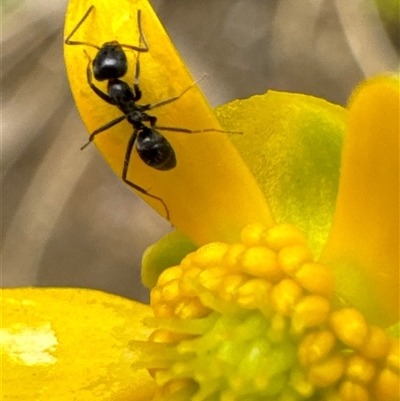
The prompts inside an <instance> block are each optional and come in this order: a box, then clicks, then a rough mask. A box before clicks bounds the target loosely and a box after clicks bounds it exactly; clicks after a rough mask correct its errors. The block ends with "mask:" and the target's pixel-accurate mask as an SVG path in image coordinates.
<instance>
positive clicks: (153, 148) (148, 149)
mask: <svg viewBox="0 0 400 401" xmlns="http://www.w3.org/2000/svg"><path fill="white" fill-rule="evenodd" d="M136 150H137V153H138V155H139V157H140V158H141V159H142V160H143V162H144V163H146V164H147V165H148V166H150V167H152V168H155V169H157V170H162V171H165V170H172V169H173V168H174V167H175V166H176V156H175V152H174V149H173V148H172V146H171V145H170V143H169V142H168V141H167V140H166V139H165V138H164V137H163V136H162V135H161V134H160V133H159V132H157V131H156V130H154V129H151V128H147V127H146V128H143V129H142V130H140V131H139V132H138V137H137V140H136Z"/></svg>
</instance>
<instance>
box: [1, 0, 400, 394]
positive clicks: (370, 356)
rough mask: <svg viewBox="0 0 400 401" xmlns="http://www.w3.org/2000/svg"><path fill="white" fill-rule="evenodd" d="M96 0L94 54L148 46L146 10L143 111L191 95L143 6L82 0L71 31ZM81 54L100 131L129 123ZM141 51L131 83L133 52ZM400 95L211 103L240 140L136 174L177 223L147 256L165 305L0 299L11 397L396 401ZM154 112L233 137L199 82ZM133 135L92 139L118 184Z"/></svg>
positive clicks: (85, 109) (123, 128) (391, 89)
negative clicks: (344, 100) (345, 101)
mask: <svg viewBox="0 0 400 401" xmlns="http://www.w3.org/2000/svg"><path fill="white" fill-rule="evenodd" d="M92 3H93V4H94V6H95V8H94V10H93V12H92V13H91V15H90V16H89V17H88V18H87V20H85V22H84V24H82V26H81V27H80V28H79V30H78V31H77V32H76V36H74V40H79V41H83V42H90V43H94V44H95V45H97V46H101V45H102V44H103V43H104V42H107V41H110V40H114V39H115V40H118V41H119V42H120V43H126V44H133V45H135V44H137V42H135V41H136V40H138V38H139V33H138V31H137V28H136V27H135V26H133V27H132V21H136V13H137V9H140V10H141V12H142V18H143V21H142V22H143V30H144V33H145V36H146V39H147V41H148V43H149V45H150V51H149V52H148V53H142V54H141V55H140V60H141V63H142V69H141V71H142V73H141V81H140V85H141V87H142V90H143V93H144V99H143V104H145V103H147V102H155V101H159V100H160V99H165V98H169V97H173V96H175V95H176V94H179V93H181V92H183V91H184V90H185V89H186V88H188V87H189V86H190V85H191V83H192V79H191V78H190V76H189V75H188V73H187V71H186V69H185V67H184V66H183V65H182V63H181V61H180V59H179V57H178V56H177V55H176V53H175V51H174V49H173V47H172V45H171V43H170V42H169V40H168V38H166V36H165V33H164V32H163V30H162V28H161V27H160V25H159V22H158V20H157V18H156V17H155V15H154V13H153V11H152V10H151V8H150V6H149V4H148V3H147V1H144V0H137V1H136V3H135V5H134V6H132V2H131V1H128V0H124V1H122V0H121V1H120V2H119V5H118V18H116V16H115V14H114V11H113V9H114V7H115V6H114V5H111V6H110V5H109V4H108V3H109V2H108V1H107V0H96V1H93V2H91V3H90V4H89V3H86V2H85V1H77V0H74V1H71V2H70V8H69V11H68V15H67V23H66V28H65V29H66V36H67V35H68V34H69V33H70V32H71V31H72V29H73V28H74V26H76V24H77V22H78V21H79V20H80V18H81V17H82V16H83V15H84V14H85V12H86V11H87V10H88V8H89V6H90V5H91V4H92ZM106 27H107V29H106ZM110 31H111V32H113V33H114V32H115V33H116V35H117V37H112V38H110V37H109V32H110ZM118 35H119V36H118ZM84 50H86V51H87V52H88V54H89V57H91V58H93V57H94V55H95V52H96V50H95V49H93V48H90V47H87V46H81V45H79V46H66V49H65V52H66V53H65V57H66V64H67V69H68V73H69V78H70V83H71V88H72V91H73V94H74V96H75V100H76V103H77V106H78V109H79V111H80V113H81V114H82V118H83V120H84V121H85V124H86V126H87V128H88V131H89V132H93V130H95V129H97V128H99V127H101V126H102V125H104V124H105V123H107V122H109V121H110V120H112V119H113V118H116V117H118V116H119V115H120V112H119V111H118V110H117V108H116V107H112V106H110V105H108V104H107V103H105V102H104V101H103V100H102V99H100V98H98V97H97V96H95V94H94V93H93V92H92V91H91V89H90V87H89V86H88V84H87V82H86V67H87V63H88V59H87V57H86V55H85V53H84ZM128 57H131V58H129V59H130V60H131V59H132V62H130V64H129V71H128V74H127V76H132V77H133V76H134V72H133V71H134V64H135V63H134V60H135V59H136V57H138V56H137V52H135V51H131V52H128ZM155 83H156V84H155ZM96 85H98V86H99V87H100V88H101V89H102V90H106V89H105V86H103V84H101V83H97V82H96ZM398 86H399V81H398V79H397V78H394V77H390V76H388V77H379V78H376V79H373V80H370V81H367V82H366V83H364V84H362V85H361V86H360V87H359V88H358V89H357V90H356V91H355V93H354V95H353V98H352V99H351V101H350V103H349V107H348V109H347V110H344V109H342V108H341V107H338V106H334V105H331V104H329V103H327V102H325V101H323V100H321V99H315V98H312V97H309V96H304V95H296V94H288V93H277V92H272V91H271V92H269V93H267V94H266V95H263V96H256V97H253V98H251V99H248V100H243V101H235V102H232V103H230V104H228V105H225V106H222V107H220V108H218V109H217V110H216V112H217V115H218V119H219V121H220V123H222V124H223V125H224V128H225V129H229V130H232V131H243V135H229V138H228V135H225V134H221V133H214V132H210V133H204V134H199V135H186V134H182V133H173V132H172V133H167V132H166V133H165V136H166V137H167V138H168V141H169V142H170V143H171V145H172V146H173V148H174V150H175V152H176V157H177V160H178V165H177V166H176V167H175V168H174V169H172V170H170V171H165V172H163V171H161V172H160V171H157V170H155V169H152V168H149V167H148V166H146V165H144V163H141V162H140V160H139V159H138V158H137V157H136V158H135V160H133V161H132V166H131V172H130V173H129V176H128V177H129V178H130V179H131V180H132V181H133V180H134V182H135V183H137V184H138V185H140V186H141V187H143V188H151V194H154V195H156V196H157V197H160V198H161V199H162V200H163V201H164V202H165V205H166V206H167V208H168V212H169V215H170V220H171V222H172V223H173V224H174V225H175V226H176V227H177V228H178V229H179V230H180V233H179V232H177V233H174V234H171V235H169V236H167V237H166V238H165V239H164V240H162V241H161V242H160V243H159V244H157V245H155V246H154V247H153V248H152V249H150V250H149V251H148V253H147V255H145V258H144V270H143V279H144V282H145V283H147V284H148V285H149V287H152V298H151V307H152V308H151V307H150V306H148V305H142V304H139V303H137V302H134V301H130V300H126V299H122V298H120V297H116V296H113V295H109V294H104V293H101V292H97V291H91V290H80V289H79V290H78V289H33V288H27V289H10V290H3V291H2V294H3V301H2V302H3V309H4V312H3V327H2V331H1V342H2V349H3V365H2V367H3V393H4V394H5V396H6V399H18V400H85V401H88V400H89V401H90V400H116V401H117V400H118V401H123V400H135V401H139V400H143V401H145V400H150V399H152V397H153V396H154V395H155V396H156V397H157V398H156V399H160V400H161V399H163V400H175V401H179V400H188V399H191V400H194V401H202V400H204V401H205V400H207V401H213V400H224V401H230V400H232V401H233V400H246V401H255V400H289V401H290V400H293V401H295V400H305V399H312V400H348V401H350V400H359V401H364V400H365V401H368V400H376V401H381V400H382V401H386V400H387V401H391V400H396V399H398V398H399V394H398V384H399V342H398V340H395V338H394V337H398V335H397V336H396V335H395V334H393V332H392V334H391V335H389V334H388V332H387V331H385V330H384V329H386V328H387V327H388V326H389V325H393V324H394V323H396V322H398V320H399V303H398V297H399V272H398V260H399V224H398V222H399V211H398V206H399V205H398V201H399V199H398V198H399V175H398V172H399V154H398V148H399V108H398V106H399V87H398ZM141 103H142V101H141ZM154 114H155V113H154ZM157 117H158V118H159V121H160V125H162V126H169V127H182V128H190V129H193V130H198V129H203V128H216V129H220V126H219V125H218V122H217V121H216V119H215V117H214V115H213V114H212V113H211V111H210V110H209V109H208V106H207V103H206V102H205V100H204V98H203V97H202V95H201V93H200V92H199V91H198V89H197V88H196V87H192V88H191V89H190V90H188V92H187V93H185V95H184V96H182V98H180V99H179V100H178V101H177V102H176V103H172V104H170V105H165V106H163V107H160V108H159V109H157ZM105 118H106V120H105ZM161 122H162V124H161ZM127 130H130V131H128V132H131V131H132V127H131V126H130V125H129V124H128V123H126V122H124V123H121V124H119V125H117V126H115V127H113V128H112V130H109V131H106V132H104V133H102V134H101V135H99V136H97V137H96V139H95V140H94V143H95V145H96V146H97V147H98V148H99V150H100V151H101V152H102V153H103V155H104V157H105V158H106V160H107V161H108V162H109V164H110V165H111V167H112V168H113V169H114V170H115V172H116V173H117V174H118V175H119V176H120V175H121V171H122V165H123V160H124V156H125V150H126V142H127V137H126V132H127ZM343 134H344V145H343V148H342V139H343ZM163 135H164V132H163ZM230 140H232V141H233V142H234V143H235V145H236V147H237V149H239V152H240V155H239V152H238V151H237V150H236V147H234V146H233V145H232V142H231V141H230ZM339 166H340V181H339ZM264 195H265V197H264ZM143 198H144V199H145V200H146V201H148V202H149V203H150V204H152V205H153V206H154V207H155V208H156V209H157V210H158V211H159V213H161V214H164V215H165V213H166V210H165V208H164V207H163V205H162V203H160V202H159V201H157V200H156V199H153V198H149V197H148V196H146V195H143ZM265 198H266V199H268V202H269V204H267V202H266V200H265ZM297 227H300V229H301V230H300V229H299V228H297ZM182 233H184V234H182ZM303 233H304V234H303ZM188 238H190V240H189V239H188ZM197 247H199V248H198V249H197V250H196V248H197ZM153 313H154V316H153ZM154 328H155V330H154ZM149 336H150V341H147V339H148V337H149ZM132 364H133V366H132ZM147 369H149V371H148V370H147ZM148 372H150V373H151V375H150V374H149V373H148ZM7 397H8V398H7Z"/></svg>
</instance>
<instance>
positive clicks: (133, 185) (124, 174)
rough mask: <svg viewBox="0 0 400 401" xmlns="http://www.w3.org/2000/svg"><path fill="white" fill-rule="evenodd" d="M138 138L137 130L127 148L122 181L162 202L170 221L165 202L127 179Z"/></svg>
mask: <svg viewBox="0 0 400 401" xmlns="http://www.w3.org/2000/svg"><path fill="white" fill-rule="evenodd" d="M136 138H137V130H135V131H134V132H133V134H132V136H131V137H130V138H129V142H128V146H127V147H126V153H125V160H124V168H123V170H122V180H123V181H124V182H125V183H126V184H128V185H129V186H130V187H132V188H133V189H136V191H139V192H141V193H142V194H144V195H146V196H149V197H150V198H153V199H156V200H158V201H159V202H161V203H162V205H163V207H164V209H165V213H166V218H167V220H168V221H169V210H168V208H167V205H166V204H165V202H164V201H163V200H162V199H161V198H159V197H158V196H155V195H152V194H150V193H148V192H147V191H146V190H145V189H144V188H142V187H140V186H139V185H137V184H135V183H133V182H132V181H129V180H128V178H127V176H128V168H129V164H130V161H131V156H132V150H133V146H134V145H135V142H136Z"/></svg>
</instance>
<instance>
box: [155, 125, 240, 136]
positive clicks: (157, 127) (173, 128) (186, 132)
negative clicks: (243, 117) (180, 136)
mask: <svg viewBox="0 0 400 401" xmlns="http://www.w3.org/2000/svg"><path fill="white" fill-rule="evenodd" d="M153 128H155V129H159V130H161V131H172V132H183V133H184V134H202V133H204V132H221V133H223V134H240V135H241V134H243V132H240V131H224V130H222V129H215V128H206V129H199V130H192V129H188V128H175V127H159V126H158V125H156V126H154V127H153Z"/></svg>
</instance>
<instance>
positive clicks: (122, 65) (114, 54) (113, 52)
mask: <svg viewBox="0 0 400 401" xmlns="http://www.w3.org/2000/svg"><path fill="white" fill-rule="evenodd" d="M127 70H128V60H127V58H126V54H125V52H124V50H123V49H122V47H121V46H120V44H119V43H118V42H117V41H112V42H107V43H104V45H103V46H101V48H100V50H99V51H98V52H97V54H96V57H95V58H94V60H93V74H94V77H95V79H96V80H97V81H106V80H109V79H113V78H115V79H118V78H121V77H123V76H124V75H125V74H126V72H127Z"/></svg>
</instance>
